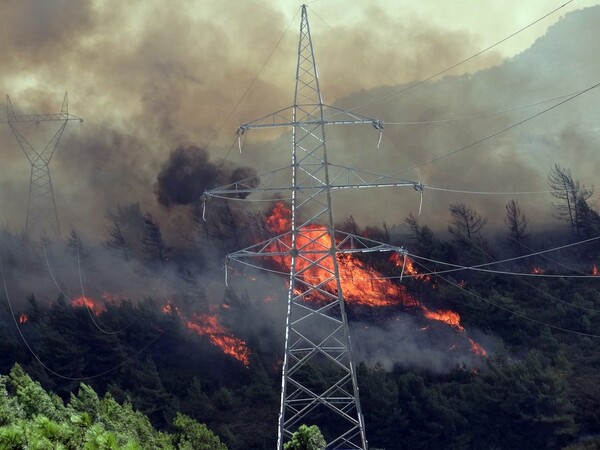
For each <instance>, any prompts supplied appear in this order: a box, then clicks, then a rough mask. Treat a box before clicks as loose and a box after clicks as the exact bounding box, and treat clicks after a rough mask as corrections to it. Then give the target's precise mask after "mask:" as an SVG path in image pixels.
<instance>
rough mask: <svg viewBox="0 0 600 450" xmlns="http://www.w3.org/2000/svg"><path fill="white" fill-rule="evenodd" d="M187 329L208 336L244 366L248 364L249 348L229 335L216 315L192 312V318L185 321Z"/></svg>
mask: <svg viewBox="0 0 600 450" xmlns="http://www.w3.org/2000/svg"><path fill="white" fill-rule="evenodd" d="M186 326H187V327H188V329H189V330H191V331H193V332H195V333H196V334H198V335H199V336H208V338H209V340H210V342H211V343H213V344H214V345H216V346H217V347H219V348H220V349H221V350H223V353H225V354H226V355H229V356H232V357H233V358H235V359H237V360H238V361H240V362H241V363H242V364H244V365H245V366H246V367H248V366H249V365H250V350H249V349H248V347H247V346H246V343H245V342H244V341H243V340H241V339H238V338H236V337H234V336H232V335H231V333H230V332H229V331H228V330H227V329H226V328H225V327H224V326H223V325H221V324H220V323H219V319H218V317H217V316H214V315H209V314H194V316H193V317H192V320H188V321H187V322H186Z"/></svg>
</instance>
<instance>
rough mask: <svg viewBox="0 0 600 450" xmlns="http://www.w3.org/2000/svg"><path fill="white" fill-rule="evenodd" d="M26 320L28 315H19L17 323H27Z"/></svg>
mask: <svg viewBox="0 0 600 450" xmlns="http://www.w3.org/2000/svg"><path fill="white" fill-rule="evenodd" d="M28 320H29V317H27V314H21V315H19V323H20V324H24V323H27V321H28Z"/></svg>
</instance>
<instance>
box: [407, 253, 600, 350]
mask: <svg viewBox="0 0 600 450" xmlns="http://www.w3.org/2000/svg"><path fill="white" fill-rule="evenodd" d="M417 264H419V265H420V266H421V267H423V268H424V269H425V270H429V269H427V267H425V266H423V265H422V264H420V263H417ZM436 276H437V277H438V278H440V279H442V280H444V281H445V282H446V283H448V284H450V285H452V286H454V287H456V288H458V289H460V290H461V291H464V292H466V293H467V294H469V295H470V296H472V297H475V298H476V299H478V300H481V301H482V302H485V303H488V304H490V305H492V306H495V307H496V308H499V309H501V310H503V311H506V312H508V313H509V314H512V315H514V316H517V317H520V318H521V319H525V320H528V321H530V322H533V323H537V324H538V325H544V326H547V327H549V328H552V329H555V330H558V331H563V332H565V333H571V334H577V335H579V336H586V337H593V338H600V335H598V334H590V333H584V332H581V331H575V330H571V329H569V328H563V327H559V326H557V325H552V324H550V323H547V322H544V321H541V320H538V319H535V318H533V317H529V316H526V315H525V314H522V313H519V312H516V311H513V310H511V309H509V308H507V307H505V306H502V305H499V304H498V303H495V302H493V301H491V300H489V299H487V298H485V297H482V296H480V295H478V294H475V293H474V292H471V291H469V290H467V289H465V288H464V287H462V286H461V285H459V284H458V283H455V282H453V281H451V280H449V279H448V278H446V277H443V276H441V275H437V274H436Z"/></svg>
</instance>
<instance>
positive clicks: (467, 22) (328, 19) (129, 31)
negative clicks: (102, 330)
mask: <svg viewBox="0 0 600 450" xmlns="http://www.w3.org/2000/svg"><path fill="white" fill-rule="evenodd" d="M307 3H308V5H309V17H310V23H311V30H312V33H313V39H314V41H315V52H316V56H317V60H318V66H319V75H320V78H321V86H322V89H323V95H324V99H325V101H326V102H327V103H334V102H336V101H341V104H342V105H344V106H348V107H353V106H356V104H355V103H353V102H355V101H357V100H356V97H355V96H356V95H357V93H358V94H360V93H361V92H362V93H365V92H366V93H367V97H366V98H362V99H361V101H365V100H366V99H368V98H373V96H374V95H376V94H377V93H376V92H372V93H369V90H371V89H376V88H378V87H382V86H392V85H397V84H402V83H409V82H413V81H415V80H419V79H423V78H426V77H428V76H429V75H431V74H434V73H436V72H439V71H440V70H443V69H445V68H446V67H449V66H451V65H453V64H455V63H456V62H458V61H461V60H462V59H464V58H467V57H469V56H471V55H472V54H474V53H476V52H478V51H480V50H481V49H483V48H486V47H488V46H490V45H492V44H494V43H496V42H497V41H499V40H501V39H503V38H505V37H506V36H508V35H510V34H511V33H514V32H515V31H517V30H519V29H520V28H522V27H524V26H526V25H527V24H529V23H531V22H533V21H535V20H537V19H538V18H540V17H542V16H544V15H545V14H547V13H548V12H550V11H552V10H553V9H555V8H557V7H559V6H560V5H562V4H564V3H565V0H561V1H558V0H557V1H554V0H552V1H551V0H531V1H527V2H522V1H514V0H511V1H499V0H480V1H467V0H458V1H451V2H450V1H445V0H435V1H433V0H428V1H426V0H424V1H411V2H408V1H391V0H389V1H376V0H373V1H362V2H358V1H354V2H350V1H342V0H318V1H313V2H307ZM596 4H598V2H597V1H592V0H573V1H571V2H569V3H568V4H567V5H566V6H565V7H564V8H562V9H561V10H560V11H558V12H557V13H555V14H553V15H552V16H551V17H548V18H546V19H544V20H542V21H541V22H539V23H537V24H536V25H534V26H533V27H531V29H529V30H527V31H526V32H524V33H521V34H519V35H517V36H515V37H513V38H511V39H510V40H508V41H507V42H505V43H503V44H501V45H499V46H498V47H495V48H494V49H493V50H491V51H489V52H486V53H484V54H483V55H481V56H479V57H478V58H476V59H474V60H473V61H471V62H469V63H468V64H465V65H462V66H460V67H459V68H457V69H455V70H453V71H452V72H450V74H451V75H461V74H467V75H469V74H474V73H476V72H478V71H480V70H482V69H486V68H490V67H495V66H498V65H500V64H501V63H502V62H503V61H505V60H506V58H510V57H514V56H515V55H517V54H519V53H520V52H522V51H524V50H526V49H527V48H529V47H530V46H531V45H532V43H533V42H534V41H535V40H536V39H537V38H538V37H540V36H542V35H544V33H545V32H546V31H547V29H548V27H549V26H551V25H552V24H553V23H555V22H556V21H558V20H559V19H560V18H561V17H563V16H564V15H565V14H566V13H568V12H569V11H572V10H575V9H581V8H585V7H588V6H592V5H596ZM299 7H300V3H297V2H293V1H288V0H285V1H277V2H275V1H260V0H251V1H241V0H222V1H218V2H209V1H206V0H196V1H194V0H185V1H183V0H173V1H168V2H167V1H164V0H132V1H127V2H123V1H121V0H80V1H77V2H74V1H70V0H20V1H16V0H14V1H3V2H0V54H2V59H1V61H0V68H1V70H0V87H1V89H0V92H6V93H8V94H9V95H10V97H11V99H12V101H13V104H14V106H15V108H16V109H17V112H20V113H35V112H40V113H41V112H55V111H56V112H58V111H59V109H60V103H61V100H62V96H63V94H64V92H65V91H68V92H69V105H70V112H71V113H73V114H76V115H78V116H82V117H83V118H84V119H85V123H84V124H83V125H82V126H79V125H76V124H71V125H69V127H68V129H67V132H66V133H65V135H64V137H63V141H62V142H61V144H60V146H59V148H58V150H57V153H56V155H55V158H54V160H53V162H52V170H53V174H54V179H53V180H54V183H55V187H56V191H57V197H58V198H57V203H58V206H59V213H60V214H61V216H63V217H66V216H70V219H65V220H71V221H72V222H74V223H75V222H80V226H82V227H83V226H90V227H94V226H95V227H96V228H97V229H99V230H105V228H106V224H105V222H104V217H105V214H106V210H107V209H109V208H114V205H115V203H116V202H119V203H123V204H124V203H128V202H134V201H140V202H141V203H142V208H143V209H144V210H153V209H158V206H157V203H156V199H155V194H154V190H153V186H154V184H155V182H156V175H157V173H158V171H159V170H160V167H161V166H162V165H163V164H164V163H165V161H166V160H167V159H168V156H169V154H170V152H171V151H172V150H174V149H175V148H176V147H178V146H181V145H197V146H200V147H207V146H208V148H209V151H210V153H211V155H212V156H213V158H219V157H223V156H225V154H226V153H227V149H228V148H229V147H230V144H232V142H233V140H234V138H235V129H236V127H237V126H238V125H239V124H240V123H244V122H247V121H250V120H252V119H255V118H257V117H260V116H262V115H264V114H267V113H269V112H272V111H275V110H277V109H280V108H282V107H286V106H289V105H290V104H291V103H292V99H293V81H294V80H293V77H294V73H295V64H296V60H295V54H296V47H297V39H298V26H299V16H298V11H299ZM288 27H289V28H288ZM286 30H287V31H286ZM280 39H281V41H280V42H279V40H280ZM278 42H279V44H278ZM594 57H595V56H594ZM249 87H250V88H249ZM577 88H581V86H574V89H573V90H576V89H577ZM565 89H570V87H568V88H565ZM567 92H570V91H569V90H567V91H566V92H563V91H560V92H556V93H554V92H540V93H539V94H538V95H539V97H535V98H534V99H533V100H535V99H543V98H549V97H552V95H558V94H563V93H567ZM344 99H346V100H344ZM515 100H518V99H514V100H513V101H512V102H511V101H508V102H506V103H504V104H503V105H504V106H503V107H510V106H514V101H515ZM403 101H404V100H403V99H402V98H398V100H397V101H396V102H395V103H394V105H395V106H394V108H395V109H391V110H390V109H389V108H388V110H385V109H384V110H383V112H382V113H383V114H386V113H387V114H389V115H390V116H391V115H392V114H398V111H399V109H398V108H401V107H402V102H403ZM420 101H421V102H425V103H427V102H428V101H429V99H428V98H427V95H424V96H422V98H421V99H420ZM379 106H380V105H374V108H373V111H376V112H379V111H377V108H378V107H379ZM388 107H389V104H388ZM490 107H491V106H490ZM437 113H438V115H439V114H445V115H448V114H454V112H452V111H447V112H444V111H440V110H439V108H438V110H437ZM465 113H467V114H468V113H469V111H468V108H467V110H466V111H465ZM390 116H384V117H383V118H384V119H385V120H388V121H390V120H394V119H396V118H397V117H390ZM380 117H381V116H380ZM40 130H41V131H40ZM44 130H45V131H44ZM23 132H24V133H26V134H27V136H31V139H32V142H33V143H34V144H36V145H37V146H43V145H44V144H45V142H47V140H48V139H49V138H48V136H51V133H52V130H51V127H47V129H44V128H43V127H38V129H36V130H34V129H32V130H27V129H24V131H23ZM44 133H46V134H44ZM451 133H453V134H456V132H453V131H452V132H451ZM479 135H480V134H474V136H479ZM272 137H273V135H269V134H266V133H265V134H263V135H261V134H260V133H257V134H254V135H253V137H252V140H251V142H249V144H248V145H249V151H251V150H252V146H253V145H254V146H255V147H257V146H260V145H263V146H264V147H265V148H267V147H269V146H270V145H271V146H272V145H273V144H272V143H269V141H268V139H270V138H272ZM373 139H376V137H373ZM468 140H469V139H464V141H463V142H465V141H468ZM0 142H2V145H1V147H0V155H1V158H2V161H3V164H2V165H1V166H2V169H1V172H0V211H1V212H0V223H1V224H8V225H9V226H11V227H13V228H19V226H20V224H22V223H23V222H24V215H25V210H24V206H23V205H25V204H26V198H27V191H28V183H29V166H28V164H27V161H26V160H25V158H24V156H23V155H22V154H21V153H20V150H19V147H18V145H17V143H16V141H15V140H14V137H13V136H12V135H11V133H10V132H9V131H8V129H7V128H6V127H4V128H3V129H1V130H0ZM397 142H399V141H397ZM261 143H263V144H261ZM209 144H210V145H209ZM395 145H400V144H398V143H396V144H395ZM388 147H389V144H388ZM287 148H289V147H287V146H286V152H287ZM384 151H385V149H384ZM390 151H391V150H390ZM262 154H263V155H264V152H263V153H262ZM391 156H393V155H392V154H391V153H390V157H391ZM284 157H285V159H287V158H288V156H287V154H285V155H284ZM230 159H231V160H232V161H234V162H239V163H241V164H246V165H253V164H255V163H256V164H257V165H258V166H259V167H257V168H258V169H259V172H262V171H264V169H265V168H266V166H268V164H267V163H271V161H270V160H268V159H266V158H257V157H256V156H253V155H252V153H249V154H248V155H246V154H245V155H242V156H240V155H238V154H237V152H232V154H231V155H230ZM261 162H262V163H265V164H263V165H262V166H261ZM359 162H360V161H359ZM384 169H385V167H384ZM421 175H422V174H421ZM541 179H542V181H541V183H542V184H543V177H542V178H541ZM538 187H539V180H538ZM404 216H405V214H404V215H399V216H398V217H396V216H389V217H388V218H387V220H393V221H398V220H402V219H401V217H404Z"/></svg>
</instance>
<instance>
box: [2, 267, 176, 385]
mask: <svg viewBox="0 0 600 450" xmlns="http://www.w3.org/2000/svg"><path fill="white" fill-rule="evenodd" d="M0 273H1V274H2V284H3V286H4V294H5V295H6V302H7V303H8V307H9V309H10V314H11V316H12V319H13V322H14V324H15V328H16V329H17V332H18V333H19V336H20V337H21V340H22V341H23V344H24V345H25V347H27V349H28V350H29V353H31V355H32V356H33V357H34V358H35V360H36V361H37V362H38V363H39V364H40V365H41V366H42V367H43V368H44V369H46V370H47V371H48V372H49V373H51V374H52V375H54V376H57V377H58V378H62V379H64V380H69V381H85V380H91V379H94V378H99V377H102V376H104V375H108V374H109V373H111V372H114V371H115V370H117V369H119V368H121V367H123V366H124V365H125V364H127V363H129V362H131V361H133V360H134V359H136V358H137V357H138V356H139V355H141V354H142V353H143V352H145V351H146V350H147V349H148V348H149V347H150V346H151V345H153V344H154V342H156V341H157V340H158V338H160V337H161V336H162V335H163V334H164V333H166V332H167V330H169V329H170V327H171V326H172V325H171V326H169V327H167V328H165V330H163V331H161V332H160V333H159V334H158V335H157V336H156V337H155V338H153V339H152V340H151V341H150V342H149V343H148V344H146V345H145V346H144V347H142V348H141V349H140V350H139V351H137V352H136V353H134V354H133V355H132V356H130V357H129V358H127V359H126V360H124V361H123V362H121V363H120V364H118V365H116V366H114V367H112V368H110V369H108V370H105V371H103V372H101V373H97V374H94V375H88V376H82V377H69V376H66V375H63V374H61V373H58V372H56V371H54V370H52V369H51V368H50V367H48V366H47V365H46V364H45V363H44V361H42V359H41V358H40V357H39V355H38V354H37V353H36V352H35V351H34V350H33V348H32V347H31V345H29V342H28V341H27V339H26V338H25V336H24V335H23V332H22V331H21V327H20V326H19V323H18V322H17V317H16V315H15V311H14V308H13V305H12V302H11V300H10V295H9V293H8V286H7V284H6V276H5V273H4V263H3V261H2V256H0Z"/></svg>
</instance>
